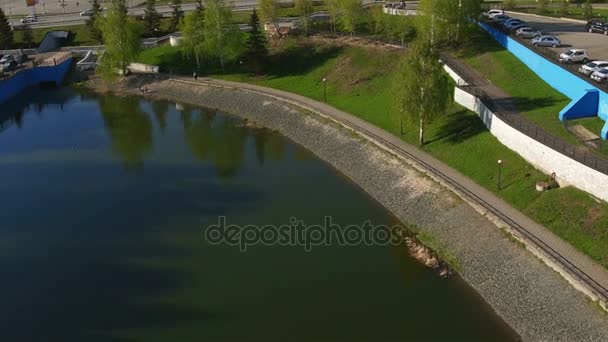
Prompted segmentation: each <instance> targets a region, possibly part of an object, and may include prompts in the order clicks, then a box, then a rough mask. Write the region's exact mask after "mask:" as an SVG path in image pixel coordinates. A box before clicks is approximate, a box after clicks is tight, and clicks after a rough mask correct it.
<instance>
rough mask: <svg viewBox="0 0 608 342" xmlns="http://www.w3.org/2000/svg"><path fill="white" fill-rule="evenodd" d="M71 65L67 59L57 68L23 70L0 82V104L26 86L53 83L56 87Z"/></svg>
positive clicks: (70, 61) (45, 67)
mask: <svg viewBox="0 0 608 342" xmlns="http://www.w3.org/2000/svg"><path fill="white" fill-rule="evenodd" d="M71 64H72V59H71V58H68V59H67V60H66V61H64V62H62V63H61V64H59V65H57V66H44V67H36V68H33V69H28V70H24V71H21V72H18V73H17V74H15V76H13V77H11V78H9V79H6V80H4V81H0V103H3V102H5V101H6V100H8V99H9V98H11V97H13V96H15V95H17V94H19V93H20V92H21V91H23V90H24V89H25V88H27V87H28V86H35V85H38V84H40V83H41V82H55V83H56V84H57V85H60V84H61V82H63V79H64V78H65V75H66V74H67V72H68V70H69V69H70V65H71Z"/></svg>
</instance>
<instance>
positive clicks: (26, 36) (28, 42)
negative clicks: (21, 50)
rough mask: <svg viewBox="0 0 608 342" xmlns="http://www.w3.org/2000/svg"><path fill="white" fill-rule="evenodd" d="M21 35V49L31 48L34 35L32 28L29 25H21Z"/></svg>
mask: <svg viewBox="0 0 608 342" xmlns="http://www.w3.org/2000/svg"><path fill="white" fill-rule="evenodd" d="M21 34H22V35H23V36H22V38H21V40H22V44H23V47H25V48H28V49H29V48H31V47H32V46H33V45H34V34H33V33H32V27H31V26H30V25H27V24H25V25H23V26H22V27H21Z"/></svg>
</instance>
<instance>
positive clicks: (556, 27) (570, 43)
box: [507, 13, 608, 60]
mask: <svg viewBox="0 0 608 342" xmlns="http://www.w3.org/2000/svg"><path fill="white" fill-rule="evenodd" d="M507 15H508V16H510V17H513V18H519V19H522V20H524V21H526V22H527V23H528V24H529V25H530V26H532V27H536V28H538V29H539V30H541V31H542V32H543V33H545V34H550V35H555V36H557V37H558V38H559V39H560V40H561V41H562V44H564V46H562V47H559V48H556V49H555V50H557V51H562V50H567V49H569V48H577V49H587V51H588V52H589V56H590V57H591V59H593V60H608V36H605V35H603V34H601V33H589V32H587V31H585V24H584V23H583V22H576V21H571V20H563V19H557V18H548V17H538V16H533V15H527V14H515V13H507Z"/></svg>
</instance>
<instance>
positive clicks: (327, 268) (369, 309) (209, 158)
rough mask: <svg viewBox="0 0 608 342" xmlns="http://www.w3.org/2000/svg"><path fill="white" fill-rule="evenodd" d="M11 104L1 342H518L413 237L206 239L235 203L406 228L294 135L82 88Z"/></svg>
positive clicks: (274, 217)
mask: <svg viewBox="0 0 608 342" xmlns="http://www.w3.org/2000/svg"><path fill="white" fill-rule="evenodd" d="M0 113H1V115H0V123H1V128H0V129H1V132H0V179H1V180H2V181H1V182H0V190H1V191H0V193H1V195H2V200H1V201H2V210H0V263H1V265H0V341H11V342H12V341H176V342H177V341H217V340H259V341H269V340H279V341H291V340H343V341H353V340H370V341H386V340H391V341H427V340H428V341H513V340H515V339H516V336H515V335H514V334H513V332H512V331H511V329H510V328H509V327H507V326H506V325H505V324H504V323H503V322H502V321H501V320H500V319H499V318H498V317H497V316H496V315H495V314H494V313H493V312H492V311H491V310H490V309H489V308H488V306H487V305H486V304H484V303H483V301H482V300H481V299H480V298H479V296H478V295H477V294H476V293H475V292H474V291H473V290H472V289H471V288H469V287H468V286H467V285H466V284H465V283H464V282H463V281H461V280H460V279H459V278H458V277H454V278H451V279H448V280H446V279H440V278H438V277H436V276H435V275H433V274H432V273H431V272H429V271H427V270H426V269H425V268H423V267H422V266H420V265H419V264H417V263H415V262H413V261H412V260H411V259H410V258H409V257H408V256H407V254H406V252H405V250H404V249H403V248H402V247H388V246H374V247H367V246H357V247H346V246H335V245H334V246H326V247H317V248H314V249H313V250H312V252H305V251H304V250H303V248H301V247H296V246H292V247H289V246H276V245H275V246H254V247H251V248H249V249H248V250H247V252H245V253H242V252H240V251H239V250H238V248H235V247H229V246H215V245H211V244H209V243H208V242H206V241H205V239H204V228H205V227H207V226H208V225H209V224H212V223H215V222H216V221H217V217H218V216H220V215H225V216H226V217H227V219H228V221H229V222H231V223H239V224H258V225H264V224H276V225H280V224H286V223H288V222H289V219H290V217H292V216H295V217H298V218H300V219H302V220H304V221H305V222H306V223H311V224H314V223H322V222H323V217H324V216H325V215H331V216H332V217H333V218H334V222H335V223H339V224H341V225H347V224H361V223H362V222H363V221H365V220H371V221H372V223H374V224H389V223H394V219H393V218H392V217H391V216H390V215H389V213H388V212H387V211H386V210H385V209H384V208H383V207H381V206H380V205H379V204H378V203H376V202H375V201H374V200H372V199H371V198H370V197H369V196H368V195H366V194H365V193H364V192H362V191H361V190H360V189H359V188H357V187H356V186H355V185H353V184H352V183H351V182H349V181H348V180H347V179H345V177H344V176H342V175H340V174H338V173H337V172H336V171H335V170H333V169H332V168H331V167H329V166H328V165H327V164H325V163H324V162H322V161H320V160H318V159H317V158H316V157H314V156H313V155H311V154H310V152H308V151H306V150H304V149H303V148H301V147H300V146H297V145H295V144H294V143H292V142H291V141H289V140H288V139H286V138H284V137H282V136H281V135H279V134H276V133H273V132H270V131H268V130H260V129H251V128H246V127H244V126H243V125H242V122H240V121H239V120H238V119H236V118H234V117H231V116H227V115H223V114H221V113H214V112H209V111H201V110H199V109H195V108H186V109H184V110H177V109H176V107H175V105H174V104H169V103H162V102H158V103H150V102H146V101H143V100H139V99H135V98H120V97H115V96H97V95H91V94H86V93H77V92H75V91H74V90H71V89H66V88H63V89H58V90H49V91H35V92H32V93H28V94H26V95H24V96H21V97H20V98H19V99H17V100H14V101H12V102H11V103H10V104H8V105H3V106H2V107H1V109H0Z"/></svg>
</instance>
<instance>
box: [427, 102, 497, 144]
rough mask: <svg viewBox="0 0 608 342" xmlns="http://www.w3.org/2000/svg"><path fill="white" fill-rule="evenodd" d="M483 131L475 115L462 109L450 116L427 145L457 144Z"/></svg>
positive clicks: (483, 128)
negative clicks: (436, 143)
mask: <svg viewBox="0 0 608 342" xmlns="http://www.w3.org/2000/svg"><path fill="white" fill-rule="evenodd" d="M485 130H486V126H484V124H483V122H482V121H481V120H480V119H479V118H478V117H477V116H476V115H471V114H470V113H468V111H467V110H466V109H462V110H459V111H457V112H455V113H452V114H450V115H449V116H448V119H447V120H446V121H445V122H444V123H443V124H442V125H441V127H439V129H438V130H437V133H436V135H435V137H434V138H433V139H432V140H429V141H428V143H429V144H430V143H433V142H435V141H441V140H443V141H445V142H448V143H450V144H458V143H461V142H463V141H465V140H467V139H469V138H471V137H474V136H476V135H477V134H479V133H481V132H483V131H485Z"/></svg>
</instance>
